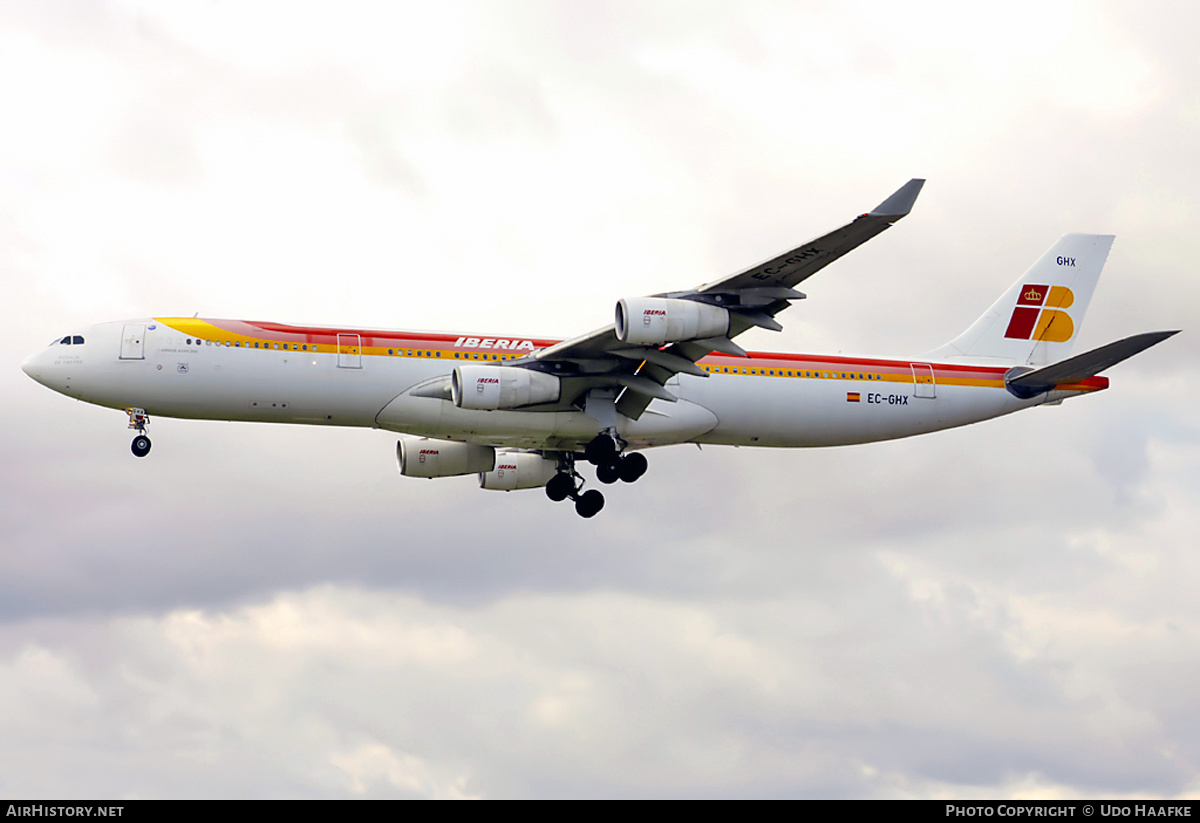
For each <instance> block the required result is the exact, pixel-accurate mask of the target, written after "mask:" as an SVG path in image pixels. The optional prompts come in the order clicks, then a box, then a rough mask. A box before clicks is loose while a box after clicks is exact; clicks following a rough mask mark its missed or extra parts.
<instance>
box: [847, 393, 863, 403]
mask: <svg viewBox="0 0 1200 823" xmlns="http://www.w3.org/2000/svg"><path fill="white" fill-rule="evenodd" d="M861 398H862V395H861V394H859V393H858V392H856V391H848V392H846V402H847V403H857V402H859V400H860V399H861Z"/></svg>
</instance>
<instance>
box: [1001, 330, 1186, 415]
mask: <svg viewBox="0 0 1200 823" xmlns="http://www.w3.org/2000/svg"><path fill="white" fill-rule="evenodd" d="M1175 334H1179V330H1178V329H1176V330H1175V331H1151V332H1146V333H1145V334H1135V335H1134V336H1133V337H1126V338H1125V339H1124V340H1118V341H1117V342H1115V343H1109V344H1108V345H1107V346H1101V347H1100V348H1098V349H1092V350H1091V351H1089V352H1084V353H1083V354H1077V355H1075V356H1074V357H1068V358H1067V359H1066V360H1062V361H1059V362H1058V363H1053V364H1051V365H1049V366H1043V367H1042V368H1040V369H1034V370H1033V371H1027V372H1025V373H1024V374H1018V375H1016V376H1014V377H1009V378H1006V379H1005V381H1004V382H1005V385H1006V386H1007V387H1008V390H1009V391H1010V392H1012V393H1013V394H1015V395H1016V396H1017V397H1021V398H1030V397H1035V396H1036V395H1039V394H1042V393H1043V392H1048V391H1050V390H1051V389H1053V388H1054V387H1055V386H1057V385H1059V384H1062V383H1078V382H1079V381H1081V380H1086V379H1088V378H1089V377H1095V376H1096V375H1097V374H1099V373H1100V372H1102V371H1104V370H1105V369H1107V368H1109V367H1111V366H1115V365H1116V364H1117V363H1120V362H1121V361H1122V360H1128V359H1129V358H1130V357H1133V356H1134V355H1135V354H1138V353H1140V352H1143V351H1145V350H1146V349H1148V348H1150V347H1151V346H1153V345H1156V344H1158V343H1161V342H1162V341H1164V340H1166V339H1167V338H1168V337H1171V336H1172V335H1175Z"/></svg>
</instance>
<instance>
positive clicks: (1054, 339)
mask: <svg viewBox="0 0 1200 823" xmlns="http://www.w3.org/2000/svg"><path fill="white" fill-rule="evenodd" d="M1074 302H1075V294H1074V293H1073V292H1072V291H1071V290H1070V289H1068V288H1067V287H1066V286H1041V285H1037V284H1026V285H1024V286H1022V287H1021V294H1020V296H1019V297H1018V298H1017V305H1016V307H1015V308H1013V313H1012V318H1011V319H1010V320H1009V321H1008V330H1007V331H1005V332H1004V336H1005V337H1009V338H1012V339H1014V340H1044V341H1045V342H1047V343H1065V342H1066V341H1068V340H1070V339H1071V335H1073V334H1074V333H1075V323H1074V322H1073V321H1072V320H1071V315H1069V314H1067V312H1066V311H1065V310H1066V309H1069V308H1071V306H1072V304H1074Z"/></svg>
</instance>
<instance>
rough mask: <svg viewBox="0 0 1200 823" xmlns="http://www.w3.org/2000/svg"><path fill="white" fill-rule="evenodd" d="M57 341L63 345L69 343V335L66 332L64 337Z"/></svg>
mask: <svg viewBox="0 0 1200 823" xmlns="http://www.w3.org/2000/svg"><path fill="white" fill-rule="evenodd" d="M58 342H59V343H61V344H62V345H64V346H69V345H71V335H69V334H68V335H67V336H66V337H64V338H63V339H62V340H59V341H58Z"/></svg>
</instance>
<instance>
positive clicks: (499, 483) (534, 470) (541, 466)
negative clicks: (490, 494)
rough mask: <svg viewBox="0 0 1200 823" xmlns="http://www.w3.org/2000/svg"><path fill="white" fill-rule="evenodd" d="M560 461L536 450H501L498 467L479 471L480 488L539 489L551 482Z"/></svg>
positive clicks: (497, 460)
mask: <svg viewBox="0 0 1200 823" xmlns="http://www.w3.org/2000/svg"><path fill="white" fill-rule="evenodd" d="M557 471H558V463H557V462H556V461H554V460H549V459H547V458H545V457H542V456H541V455H540V454H536V453H535V452H519V451H507V450H505V451H499V452H497V453H496V468H494V469H492V470H491V471H489V472H480V473H479V488H481V489H497V490H499V491H506V492H510V491H513V490H514V489H539V488H541V487H542V486H545V485H546V484H547V483H549V482H550V478H552V477H554V475H555V473H556V472H557Z"/></svg>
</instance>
